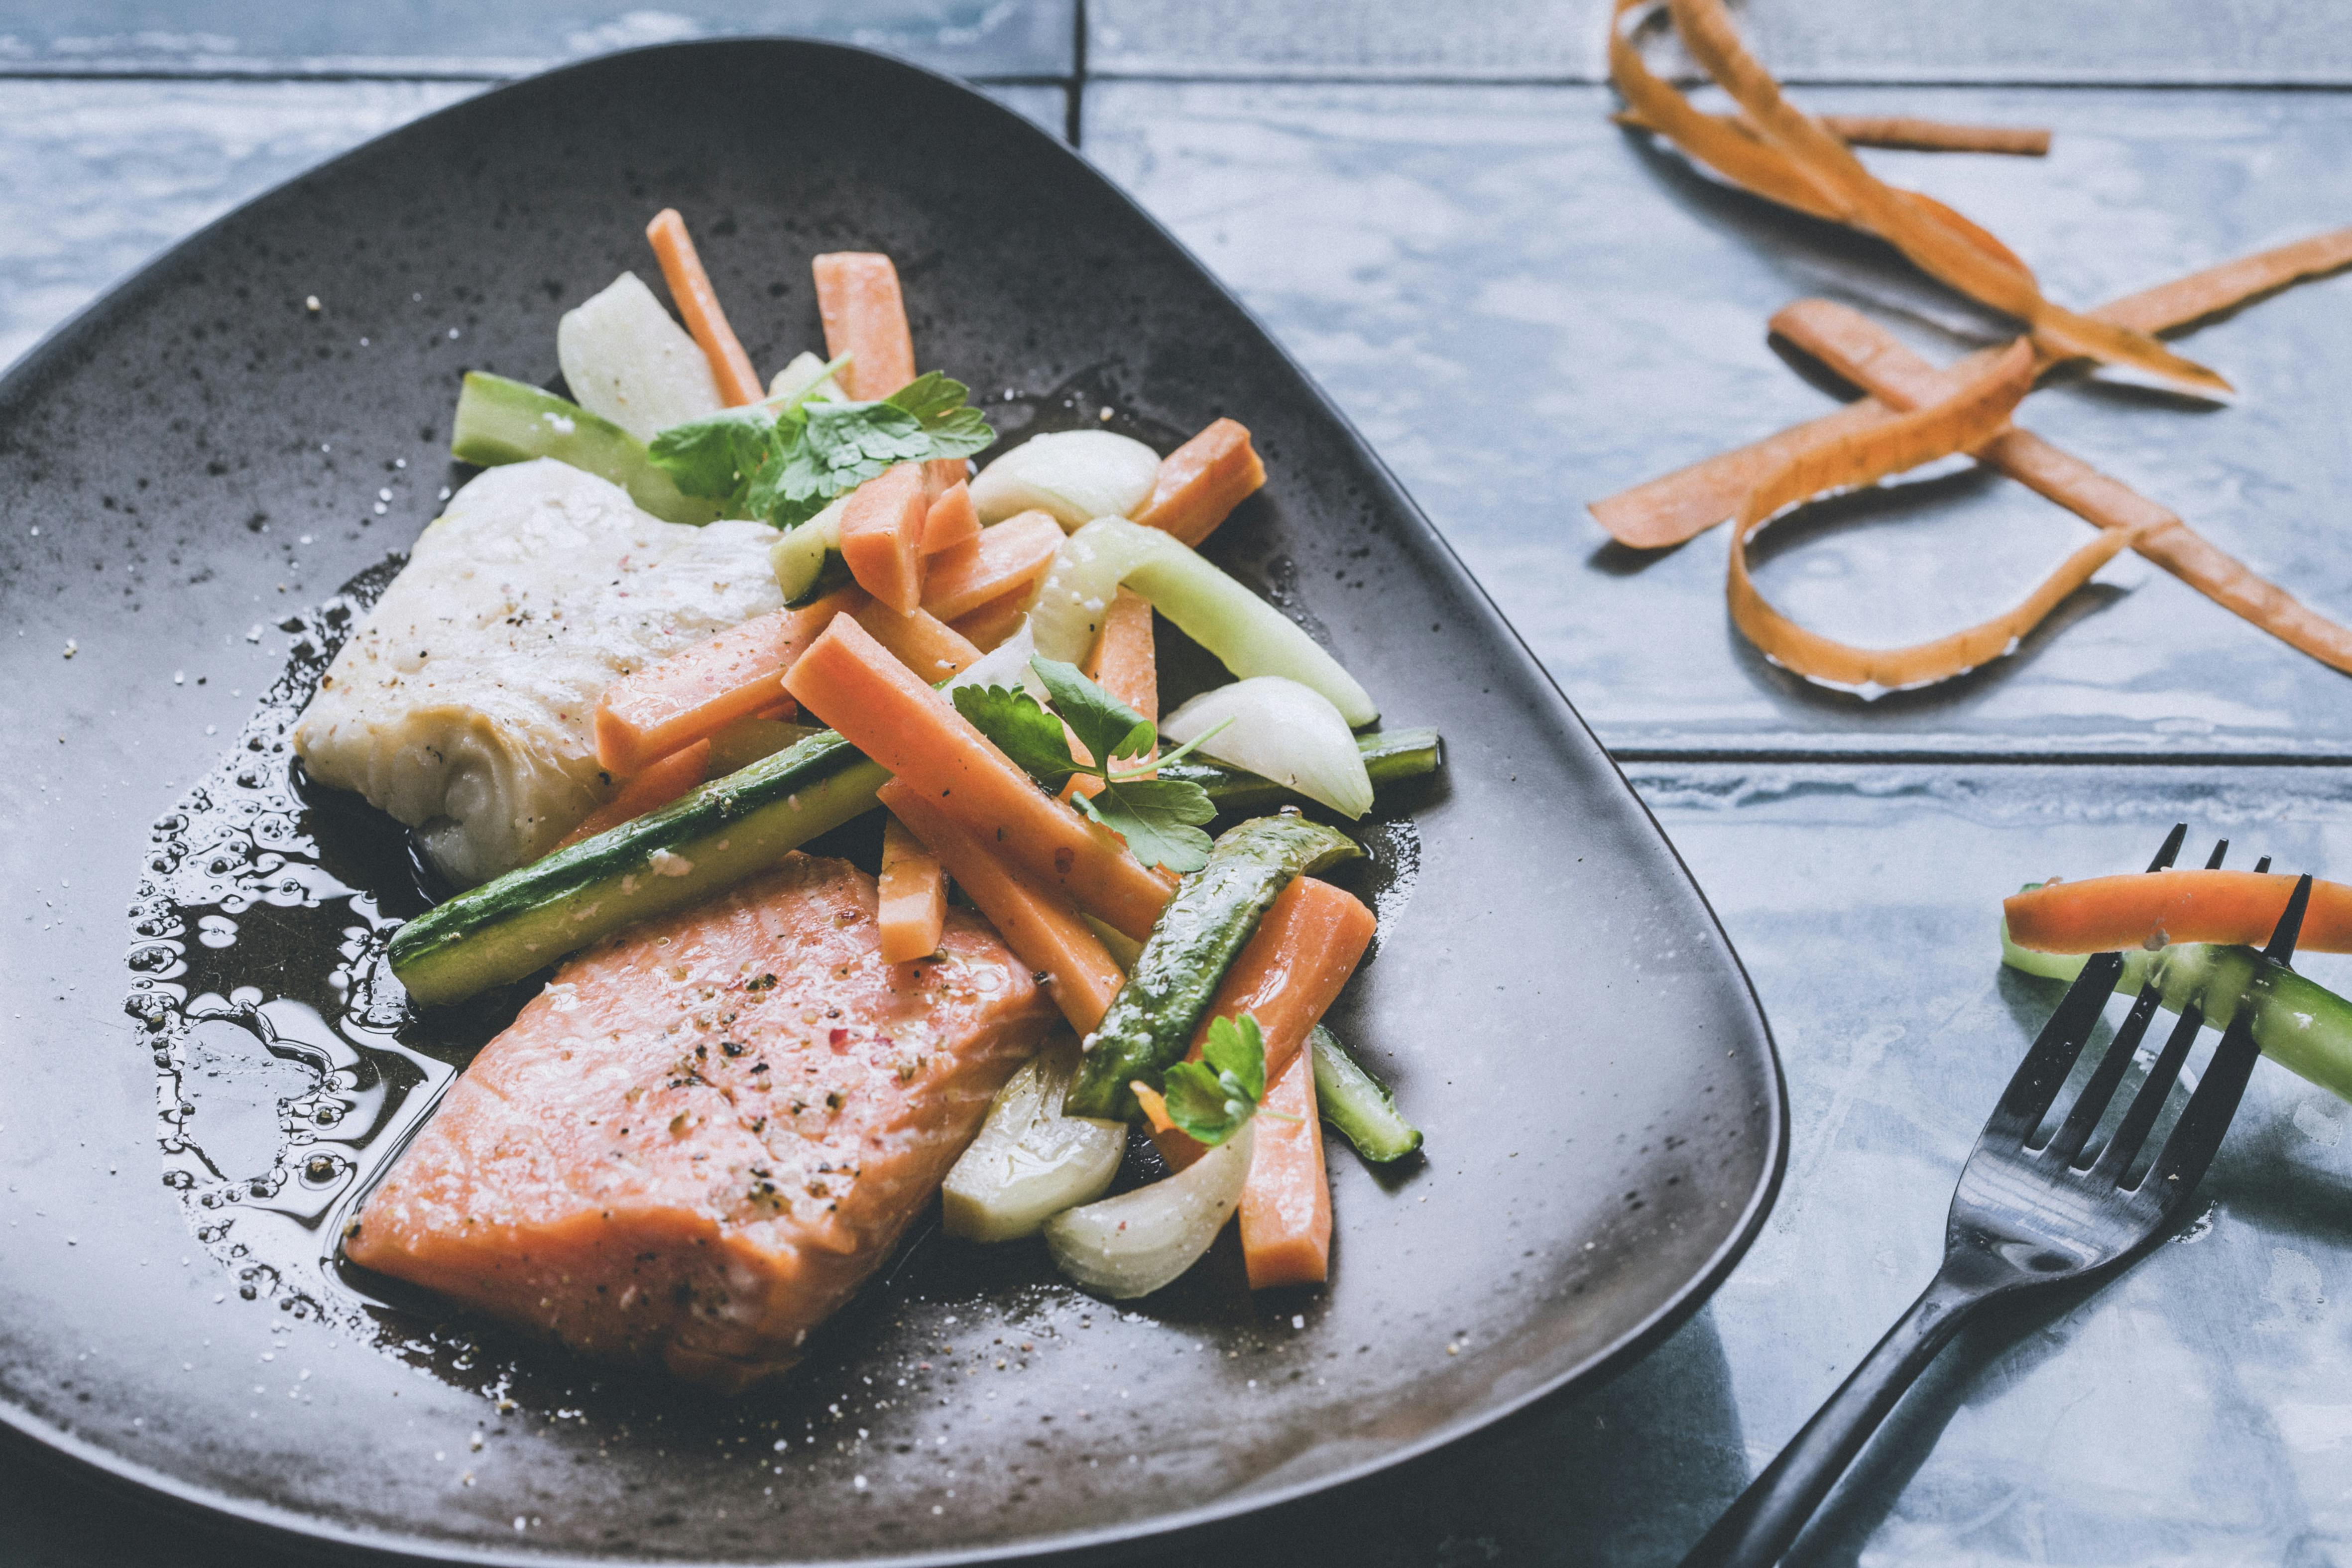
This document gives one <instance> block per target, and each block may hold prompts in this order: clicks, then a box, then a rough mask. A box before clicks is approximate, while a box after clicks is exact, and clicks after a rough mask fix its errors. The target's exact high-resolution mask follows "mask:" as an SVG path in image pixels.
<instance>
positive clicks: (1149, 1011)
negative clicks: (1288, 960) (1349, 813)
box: [1065, 816, 1362, 1121]
mask: <svg viewBox="0 0 2352 1568" xmlns="http://www.w3.org/2000/svg"><path fill="white" fill-rule="evenodd" d="M1360 853H1362V852H1361V851H1360V850H1359V849H1358V848H1357V847H1356V845H1355V843H1354V841H1353V840H1351V839H1349V837H1347V836H1346V835H1345V834H1343V833H1341V832H1339V830H1338V829H1337V828H1332V827H1326V826H1323V825H1322V824H1321V823H1319V822H1310V821H1308V820H1307V818H1305V817H1303V816H1259V817H1253V818H1251V819H1250V820H1249V821H1247V822H1244V823H1243V824H1241V825H1240V826H1237V827H1233V828H1229V829H1227V830H1226V832H1225V833H1224V834H1223V836H1222V837H1219V838H1218V840H1217V841H1216V843H1215V844H1214V845H1213V846H1211V847H1210V849H1209V863H1208V864H1207V865H1205V866H1203V867H1202V868H1200V869H1199V870H1197V871H1194V872H1192V874H1191V875H1189V876H1187V877H1186V878H1185V879H1183V880H1182V881H1181V882H1179V883H1178V884H1177V885H1176V896H1175V897H1174V898H1171V899H1170V900H1168V907H1167V908H1165V909H1163V910H1160V919H1159V920H1158V921H1156V922H1155V923H1154V924H1153V926H1152V928H1151V936H1150V940H1149V941H1148V942H1145V943H1144V944H1143V952H1141V953H1140V954H1139V956H1138V957H1137V959H1136V961H1135V967H1134V968H1133V969H1132V970H1130V971H1129V973H1128V977H1127V984H1124V985H1122V986H1120V987H1119V988H1118V994H1116V995H1115V996H1113V997H1112V998H1111V1001H1110V1008H1109V1010H1108V1012H1106V1013H1105V1014H1104V1015H1103V1021H1102V1025H1101V1026H1100V1027H1098V1028H1097V1029H1096V1031H1095V1032H1094V1034H1093V1035H1091V1036H1089V1037H1087V1051H1086V1056H1085V1058H1084V1059H1083V1060H1082V1061H1081V1063H1080V1065H1079V1068H1078V1079H1077V1081H1076V1083H1075V1084H1073V1085H1072V1086H1071V1088H1070V1094H1069V1099H1068V1100H1067V1101H1066V1111H1065V1113H1066V1114H1067V1115H1071V1116H1108V1117H1118V1118H1123V1119H1127V1120H1129V1121H1131V1120H1133V1119H1134V1118H1135V1117H1136V1116H1137V1115H1138V1114H1139V1107H1138V1106H1137V1105H1136V1102H1135V1095H1134V1092H1133V1091H1132V1090H1130V1089H1129V1088H1128V1085H1129V1083H1131V1082H1132V1081H1134V1080H1135V1079H1142V1080H1143V1081H1144V1082H1146V1083H1148V1084H1150V1085H1153V1086H1154V1087H1157V1086H1158V1084H1159V1081H1160V1074H1162V1073H1164V1072H1165V1071H1167V1070H1168V1068H1171V1067H1173V1066H1174V1065H1175V1064H1176V1063H1178V1062H1180V1061H1181V1060H1183V1059H1184V1053H1185V1051H1186V1050H1187V1049H1188V1048H1190V1047H1191V1046H1192V1031H1193V1030H1194V1029H1195V1028H1196V1027H1197V1026H1199V1025H1200V1022H1201V1015H1202V1014H1203V1013H1205V1012H1207V1011H1208V1007H1209V1004H1210V1002H1211V1001H1212V1000H1213V999H1214V998H1215V996H1216V994H1217V987H1218V986H1219V985H1220V984H1223V981H1224V978H1225V971H1226V969H1228V968H1229V967H1231V965H1232V963H1233V962H1234V957H1235V955H1237V954H1238V953H1239V952H1241V950H1242V949H1243V947H1244V946H1245V945H1246V944H1247V943H1248V942H1249V939H1250V938H1251V937H1252V936H1253V935H1254V934H1255V933H1256V931H1257V924H1258V921H1259V919H1260V917H1262V916H1263V915H1264V914H1265V910H1266V906H1267V905H1269V904H1271V903H1273V902H1274V900H1275V898H1276V895H1278V894H1279V893H1280V892H1281V891H1282V889H1285V888H1286V887H1288V886H1289V885H1290V883H1291V880H1292V879H1294V878H1297V877H1303V876H1306V875H1307V874H1308V873H1310V872H1314V871H1319V870H1321V869H1323V868H1325V867H1327V866H1331V865H1335V864H1337V863H1338V862H1339V861H1341V860H1345V859H1348V858H1350V857H1352V856H1355V855H1358V854H1360Z"/></svg>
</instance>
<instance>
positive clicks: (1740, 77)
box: [1668, 0, 2231, 397]
mask: <svg viewBox="0 0 2352 1568" xmlns="http://www.w3.org/2000/svg"><path fill="white" fill-rule="evenodd" d="M1668 8H1669V11H1670V13H1671V14H1672V16H1674V19H1675V29H1676V30H1677V31H1678V32H1680V33H1681V35H1682V38H1683V43H1684V45H1685V47H1688V48H1689V50H1690V52H1691V56H1692V58H1695V59H1696V60H1697V61H1698V63H1699V65H1700V66H1701V67H1702V68H1704V69H1705V70H1706V72H1707V74H1708V75H1709V76H1712V77H1713V78H1714V79H1716V81H1717V84H1718V85H1719V86H1721V87H1722V89H1724V90H1725V91H1726V92H1727V93H1729V94H1730V95H1731V97H1732V98H1733V100H1735V101H1737V102H1738V105H1739V106H1740V107H1741V108H1742V109H1744V110H1747V111H1748V116H1749V117H1750V118H1751V119H1752V120H1754V121H1755V122H1756V126H1757V129H1758V131H1759V132H1761V134H1762V135H1763V137H1764V141H1765V144H1766V145H1769V146H1773V147H1776V148H1778V149H1780V150H1781V151H1782V152H1784V153H1786V154H1787V156H1788V158H1789V159H1790V162H1791V163H1794V164H1795V165H1796V166H1797V167H1798V168H1799V169H1801V171H1802V172H1803V173H1804V174H1805V175H1806V176H1807V177H1808V178H1809V179H1810V181H1811V184H1813V185H1814V186H1815V188H1816V189H1817V190H1818V191H1819V192H1820V194H1821V195H1822V199H1824V200H1825V201H1827V202H1828V203H1829V204H1830V205H1832V208H1833V209H1834V210H1835V212H1836V214H1837V217H1838V221H1839V222H1842V223H1845V224H1849V225H1852V226H1854V227H1858V228H1864V229H1867V230H1869V231H1870V232H1871V233H1873V234H1875V235H1877V236H1878V237H1880V238H1881V239H1884V240H1885V241H1886V242H1887V243H1888V244H1890V245H1892V246H1894V247H1895V248H1896V249H1898V250H1900V251H1902V252H1903V254H1904V255H1905V256H1906V257H1908V258H1910V259H1911V261H1912V262H1913V264H1914V265H1916V266H1917V267H1918V268H1920V269H1921V270H1922V271H1924V272H1926V273H1927V274H1928V276H1930V277H1932V278H1935V279H1937V280H1938V281H1940V282H1943V283H1945V284H1947V285H1948V286H1949V287H1951V288H1953V289H1958V290H1959V291H1960V292H1961V293H1963V294H1966V295H1968V296H1969V298H1970V299H1972V300H1978V301H1979V302H1980V303H1982V304H1986V305H1990V306H1991V307H1992V308H1993V309H1994V310H2000V311H2003V312H2005V313H2006V314H2009V315H2011V316H2014V317H2016V318H2018V319H2019V320H2020V321H2024V322H2025V323H2026V324H2027V326H2028V327H2029V328H2030V329H2031V330H2032V334H2033V337H2034V339H2035V341H2036V342H2037V343H2039V344H2041V345H2042V347H2043V348H2044V349H2045V350H2046V351H2047V352H2048V353H2050V354H2051V355H2052V357H2053V358H2062V359H2063V358H2084V359H2092V360H2096V361H2099V362H2100V363H2105V364H2108V365H2113V366H2117V367H2121V368H2127V369H2130V370H2133V371H2136V372H2138V373H2140V374H2144V375H2146V376H2148V377H2151V378H2153V379H2155V380H2156V381H2158V382H2159V383H2161V384H2165V385H2168V386H2171V387H2173V388H2175V389H2177V390H2179V391H2183V392H2188V393H2191V394H2195V395H2200V396H2207V397H2226V396H2228V395H2229V394H2230V391H2231V387H2230V384H2229V383H2228V382H2227V381H2225V380H2223V379H2222V378H2221V376H2219V375H2217V374H2214V373H2213V372H2212V371H2210V370H2208V369H2207V368H2205V367H2204V366H2203V365H2200V364H2198V363H2195V362H2194V361H2192V360H2188V359H2184V358H2182V357H2181V356H2180V355H2179V354H2177V353H2173V352H2172V351H2171V350H2170V349H2168V348H2166V347H2165V346H2164V345H2163V344H2162V343H2160V342H2157V341H2156V339H2155V338H2154V337H2152V336H2150V335H2149V334H2147V332H2144V331H2137V329H2135V328H2131V327H2126V326H2120V325H2118V324H2116V323H2115V322H2113V321H2101V320H2099V319H2098V318H2096V317H2093V316H2086V315H2083V314H2081V313H2079V312H2077V311H2074V310H2067V309H2066V308H2065V307H2063V306H2062V305H2058V304H2055V303H2053V301H2051V300H2048V299H2046V298H2044V297H2043V295H2042V289H2041V285H2040V284H2039V283H2037V282H2036V281H2035V280H2034V278H2033V274H2032V272H2031V271H2029V270H2027V269H2026V268H2023V267H2021V266H2019V265H2018V264H2017V263H2016V262H2015V260H2014V259H2013V258H2009V259H2004V258H2000V257H1996V256H1993V255H1990V253H1988V252H1987V251H1986V250H1985V249H1984V247H1983V246H1982V245H1981V243H1980V242H1979V234H1980V233H1981V231H1976V232H1974V233H1972V232H1970V230H1971V229H1973V227H1974V226H1972V225H1971V226H1969V227H1967V228H1963V227H1960V226H1955V225H1953V224H1951V223H1948V222H1947V221H1945V220H1944V219H1943V218H1941V217H1940V216H1938V215H1937V214H1936V213H1935V212H1934V211H1932V210H1931V209H1929V208H1927V206H1925V205H1923V204H1921V203H1919V202H1917V201H1915V200H1913V199H1911V198H1910V196H1909V195H1908V194H1907V193H1905V192H1901V191H1897V190H1895V188H1894V187H1892V186H1890V185H1887V184H1885V183H1884V182H1882V181H1880V180H1879V179H1878V178H1877V176H1875V175H1874V174H1871V173H1870V171H1869V170H1868V169H1866V168H1864V167H1863V163H1862V160H1861V159H1859V158H1857V157H1855V156H1854V155H1853V149H1852V148H1851V147H1848V146H1847V145H1846V144H1845V143H1844V142H1842V141H1840V140H1839V139H1838V138H1837V137H1836V135H1834V134H1833V133H1832V132H1830V131H1829V130H1828V128H1826V127H1825V126H1823V125H1822V123H1821V122H1820V121H1817V120H1815V119H1814V118H1813V117H1812V116H1811V115H1810V114H1807V113H1806V112H1805V111H1804V110H1801V109H1799V108H1798V107H1797V106H1796V105H1795V104H1793V103H1790V101H1789V100H1788V99H1787V98H1786V97H1784V96H1783V95H1782V94H1781V91H1780V83H1779V82H1777V81H1775V80H1773V79H1772V76H1771V73H1770V72H1769V71H1767V70H1766V69H1765V68H1764V67H1763V65H1762V63H1761V62H1760V61H1759V60H1758V59H1757V58H1756V57H1755V56H1754V55H1751V54H1749V53H1748V48H1747V46H1746V45H1745V44H1743V43H1742V42H1741V41H1740V37H1739V33H1738V28H1736V27H1735V26H1732V22H1731V17H1730V16H1729V15H1728V14H1727V13H1726V11H1725V10H1724V8H1723V3H1722V0H1668Z"/></svg>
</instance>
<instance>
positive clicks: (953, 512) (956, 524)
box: [923, 464, 980, 555]
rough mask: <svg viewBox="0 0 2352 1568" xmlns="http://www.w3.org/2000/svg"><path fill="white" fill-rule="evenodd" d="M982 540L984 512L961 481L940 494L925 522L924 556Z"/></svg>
mask: <svg viewBox="0 0 2352 1568" xmlns="http://www.w3.org/2000/svg"><path fill="white" fill-rule="evenodd" d="M924 466H925V467H926V468H929V464H925V465H924ZM979 537H980V509H979V508H978V507H975V506H973V505H972V504H971V486H970V485H968V484H966V483H964V482H963V481H962V480H961V479H958V480H957V481H956V482H955V483H953V484H951V485H950V486H949V487H948V488H947V489H943V490H941V491H940V499H939V500H935V501H933V502H932V503H931V510H930V511H929V514H928V515H927V516H926V517H925V518H924V519H923V553H924V554H926V555H937V554H938V553H939V552H940V551H942V550H953V549H954V548H955V547H956V546H957V545H959V544H966V543H969V542H971V541H972V540H975V539H978V538H979Z"/></svg>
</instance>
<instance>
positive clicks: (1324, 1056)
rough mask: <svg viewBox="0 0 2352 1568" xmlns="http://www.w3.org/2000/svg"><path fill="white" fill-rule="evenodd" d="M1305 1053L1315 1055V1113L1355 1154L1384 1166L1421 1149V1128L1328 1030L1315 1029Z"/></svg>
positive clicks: (1319, 1026)
mask: <svg viewBox="0 0 2352 1568" xmlns="http://www.w3.org/2000/svg"><path fill="white" fill-rule="evenodd" d="M1307 1049H1308V1050H1309V1051H1311V1052H1312V1053H1313V1054H1314V1065H1315V1104H1316V1108H1317V1109H1318V1110H1320V1111H1321V1112H1322V1114H1323V1120H1324V1121H1328V1122H1329V1123H1330V1124H1331V1125H1332V1126H1333V1127H1335V1128H1337V1129H1339V1136H1341V1137H1342V1138H1345V1139H1346V1140H1347V1141H1348V1142H1349V1143H1351V1144H1353V1145H1355V1149H1356V1152H1357V1153H1359V1154H1361V1155H1362V1156H1363V1157H1364V1158H1365V1159H1367V1160H1370V1161H1371V1162H1373V1163H1375V1164H1382V1165H1385V1164H1387V1163H1389V1162H1390V1161H1391V1160H1402V1159H1403V1158H1404V1157H1405V1156H1406V1155H1407V1154H1410V1153H1412V1152H1413V1151H1414V1150H1415V1149H1418V1148H1420V1147H1421V1129H1420V1128H1418V1127H1415V1126H1414V1125H1413V1124H1412V1122H1410V1121H1406V1120H1405V1119H1404V1118H1403V1117H1402V1115H1400V1114H1399V1113H1398V1111H1397V1108H1396V1097H1395V1096H1394V1095H1392V1094H1391V1093H1390V1092H1389V1087H1388V1085H1386V1084H1384V1083H1382V1082H1381V1080H1380V1079H1376V1078H1374V1077H1373V1076H1372V1075H1371V1074H1370V1073H1369V1072H1367V1071H1365V1070H1364V1068H1363V1066H1362V1064H1361V1063H1360V1062H1358V1061H1357V1060H1356V1058H1353V1057H1351V1056H1349V1054H1348V1051H1347V1047H1344V1046H1342V1045H1340V1044H1339V1039H1338V1037H1336V1036H1334V1035H1333V1034H1332V1033H1331V1031H1330V1030H1328V1029H1327V1028H1325V1027H1324V1026H1322V1025H1320V1024H1318V1025H1316V1026H1315V1032H1314V1033H1313V1034H1311V1035H1309V1036H1307Z"/></svg>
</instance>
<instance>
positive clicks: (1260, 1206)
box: [1242, 1051, 1331, 1290]
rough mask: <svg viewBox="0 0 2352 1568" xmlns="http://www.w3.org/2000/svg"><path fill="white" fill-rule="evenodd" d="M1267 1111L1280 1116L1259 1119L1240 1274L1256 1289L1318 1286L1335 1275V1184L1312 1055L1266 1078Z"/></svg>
mask: <svg viewBox="0 0 2352 1568" xmlns="http://www.w3.org/2000/svg"><path fill="white" fill-rule="evenodd" d="M1265 1109H1266V1110H1270V1111H1273V1112H1274V1113H1275V1114H1274V1115H1272V1116H1261V1117H1259V1118H1257V1133H1256V1140H1255V1143H1254V1144H1253V1145H1252V1147H1251V1149H1250V1168H1249V1175H1248V1176H1247V1177H1246V1178H1244V1183H1243V1186H1242V1267H1243V1268H1244V1269H1245V1270H1247V1271H1248V1274H1249V1283H1250V1289H1253V1290H1265V1289H1272V1288H1274V1287H1275V1286H1277V1285H1320V1284H1321V1283H1323V1281H1324V1279H1326V1278H1328V1276H1329V1274H1330V1272H1331V1177H1330V1175H1329V1173H1328V1172H1327V1171H1326V1170H1325V1169H1324V1166H1323V1121H1322V1118H1320V1117H1319V1116H1318V1115H1317V1114H1316V1113H1315V1063H1314V1062H1313V1060H1312V1059H1310V1058H1309V1056H1308V1054H1307V1052H1305V1051H1300V1052H1299V1053H1298V1054H1297V1055H1296V1056H1294V1057H1292V1058H1290V1065H1289V1066H1288V1067H1286V1068H1283V1069H1282V1076H1281V1077H1279V1078H1269V1079H1268V1080H1267V1082H1266V1086H1265ZM1286 1117H1287V1118H1288V1119H1289V1120H1287V1121H1286V1120H1284V1118H1286Z"/></svg>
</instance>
